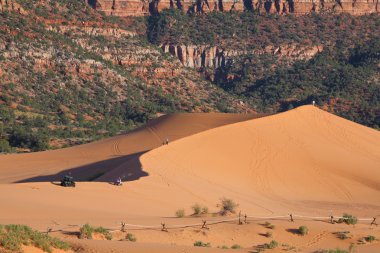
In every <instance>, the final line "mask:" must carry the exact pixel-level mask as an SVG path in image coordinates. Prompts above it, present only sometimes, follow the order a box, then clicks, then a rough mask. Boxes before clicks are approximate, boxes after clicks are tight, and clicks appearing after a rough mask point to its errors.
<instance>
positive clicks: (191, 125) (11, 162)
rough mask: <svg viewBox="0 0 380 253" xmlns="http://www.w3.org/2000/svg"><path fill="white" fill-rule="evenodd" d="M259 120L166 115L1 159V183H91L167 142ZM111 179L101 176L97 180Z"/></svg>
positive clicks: (226, 115) (225, 115)
mask: <svg viewBox="0 0 380 253" xmlns="http://www.w3.org/2000/svg"><path fill="white" fill-rule="evenodd" d="M260 116H261V115H248V114H247V115H237V114H222V113H220V114H218V113H210V114H199V113H195V114H176V115H166V116H162V117H160V118H158V119H156V120H152V121H151V122H149V123H148V124H147V125H146V126H144V127H142V128H139V129H137V130H135V131H133V132H131V133H129V134H126V135H120V136H116V137H113V138H108V139H104V140H101V141H98V142H94V143H90V144H86V145H80V146H76V147H72V148H66V149H60V150H53V151H46V152H39V153H30V154H14V155H0V183H11V182H18V181H21V182H30V181H32V182H33V181H36V182H38V181H42V182H43V181H51V180H58V179H60V178H61V177H62V174H65V173H68V171H67V170H70V172H71V174H72V175H73V176H74V177H75V178H76V179H77V180H85V181H86V180H87V181H88V180H94V179H97V178H99V177H101V176H102V175H104V174H105V173H106V172H109V171H111V170H112V169H114V168H116V167H119V166H120V165H122V164H123V163H125V162H126V161H129V160H133V159H135V158H136V157H138V156H139V155H140V154H141V153H142V152H146V151H148V150H150V149H153V148H156V147H159V146H160V145H161V144H162V142H163V141H164V140H166V139H167V138H168V139H169V140H170V141H173V140H176V139H179V138H182V137H185V136H189V135H192V134H195V133H198V132H201V131H204V130H207V129H210V128H213V127H218V126H221V125H225V124H230V123H235V122H239V121H244V120H248V119H252V118H256V117H260ZM128 173H130V174H133V175H130V176H131V177H132V179H133V178H138V177H139V176H142V175H144V173H142V172H140V171H129V172H128ZM56 174H58V175H56ZM110 179H111V178H108V177H107V176H103V177H101V178H100V179H99V180H101V181H102V180H110ZM111 180H115V178H112V179H111Z"/></svg>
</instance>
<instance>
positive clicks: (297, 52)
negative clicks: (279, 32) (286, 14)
mask: <svg viewBox="0 0 380 253" xmlns="http://www.w3.org/2000/svg"><path fill="white" fill-rule="evenodd" d="M162 49H163V51H164V52H165V53H170V54H172V55H174V56H176V57H177V58H178V59H179V60H180V61H181V62H182V64H183V65H184V66H186V67H190V68H218V67H223V66H224V65H225V64H226V63H227V62H228V61H231V60H232V58H233V57H234V56H239V55H247V54H257V55H258V54H264V53H267V54H273V55H277V56H279V57H288V58H291V59H293V60H308V59H311V58H312V57H313V56H315V55H316V54H317V53H318V52H322V50H323V47H322V46H313V47H304V46H300V45H294V44H291V45H282V46H279V47H274V46H267V47H266V48H264V49H261V50H250V51H247V50H246V51H239V50H226V49H223V48H219V47H215V46H213V47H210V46H196V45H188V46H185V45H178V46H176V45H163V46H162Z"/></svg>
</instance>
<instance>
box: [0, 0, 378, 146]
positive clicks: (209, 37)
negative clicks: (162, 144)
mask: <svg viewBox="0 0 380 253" xmlns="http://www.w3.org/2000/svg"><path fill="white" fill-rule="evenodd" d="M18 3H19V4H21V6H22V7H23V9H24V12H23V13H18V12H12V11H4V12H1V13H0V69H1V71H0V119H1V120H0V153H3V152H14V151H41V150H46V149H49V148H59V147H66V146H70V145H74V144H80V143H85V142H89V141H93V140H96V139H99V138H103V137H107V136H112V135H115V134H118V133H122V132H127V131H129V130H131V129H133V128H135V127H137V126H139V125H141V124H144V123H145V122H146V121H147V120H148V119H151V118H154V117H157V115H160V114H162V113H174V112H194V111H203V112H207V111H223V112H239V111H246V110H252V109H253V110H256V111H258V112H278V111H283V110H287V109H291V108H293V107H295V106H298V105H302V104H305V103H310V102H311V101H312V100H316V101H317V103H318V104H319V105H321V106H324V108H326V109H328V110H330V111H332V112H334V113H336V114H338V115H341V116H343V117H346V118H348V119H351V120H354V121H356V122H359V123H362V124H365V125H368V126H371V127H374V128H379V126H380V118H379V115H380V102H379V101H380V98H379V97H380V92H379V87H380V86H379V82H380V81H379V80H380V71H379V64H380V60H379V53H380V49H379V36H378V32H377V30H378V27H379V26H380V17H379V16H378V15H365V16H361V17H353V16H350V15H346V14H342V15H330V14H311V15H305V16H300V17H295V16H293V15H262V16H261V15H258V14H257V13H254V12H249V11H246V12H242V13H237V12H232V13H218V12H215V13H214V12H213V13H210V14H208V15H192V14H190V15H186V14H184V13H182V12H180V11H179V10H175V9H168V10H164V11H163V12H161V13H160V14H156V15H153V16H150V17H128V18H118V17H107V16H105V15H104V14H102V13H99V12H96V11H95V10H93V9H92V8H91V7H90V6H88V5H87V4H86V3H85V2H83V1H76V0H63V1H53V0H48V1H40V0H32V1H26V0H19V1H18ZM162 44H175V45H182V44H184V45H189V44H191V45H206V46H217V47H218V48H221V49H222V50H226V51H228V50H230V51H231V50H232V51H233V52H237V54H235V56H234V57H231V58H229V59H227V60H226V62H225V63H224V64H223V65H222V66H220V67H219V68H217V69H205V68H202V69H201V73H198V72H197V70H194V69H190V68H185V67H183V66H182V65H181V63H180V62H179V61H178V60H177V59H175V58H174V57H172V56H170V55H168V54H165V53H163V52H162V50H161V49H160V48H159V46H160V45H162ZM286 45H295V49H296V50H301V51H302V49H303V48H310V47H316V46H318V47H320V48H323V51H322V52H320V53H317V54H316V55H314V56H312V57H311V59H310V58H308V57H306V58H302V57H298V58H295V57H292V56H291V55H290V56H282V55H281V54H275V53H273V52H272V51H271V50H269V51H268V50H267V49H268V48H272V49H275V48H278V49H279V48H283V47H284V46H285V47H286ZM259 51H260V52H261V53H255V52H259ZM240 100H242V101H244V102H246V103H240Z"/></svg>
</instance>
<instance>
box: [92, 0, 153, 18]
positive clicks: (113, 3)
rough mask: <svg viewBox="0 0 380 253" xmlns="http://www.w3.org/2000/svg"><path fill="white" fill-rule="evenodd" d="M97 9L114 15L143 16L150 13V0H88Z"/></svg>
mask: <svg viewBox="0 0 380 253" xmlns="http://www.w3.org/2000/svg"><path fill="white" fill-rule="evenodd" d="M87 1H88V3H89V4H90V5H91V6H92V7H93V8H95V9H97V10H100V11H103V12H104V13H105V14H106V15H113V16H121V17H123V16H143V15H147V14H149V2H148V0H87Z"/></svg>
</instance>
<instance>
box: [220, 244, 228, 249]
mask: <svg viewBox="0 0 380 253" xmlns="http://www.w3.org/2000/svg"><path fill="white" fill-rule="evenodd" d="M218 248H219V249H229V248H228V246H226V245H222V246H218Z"/></svg>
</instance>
